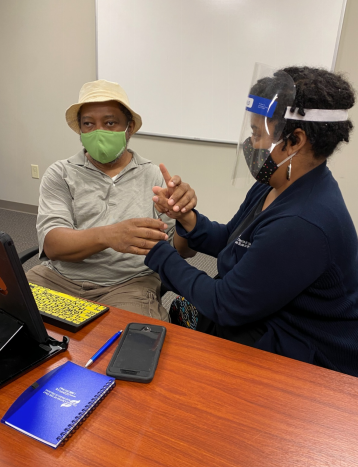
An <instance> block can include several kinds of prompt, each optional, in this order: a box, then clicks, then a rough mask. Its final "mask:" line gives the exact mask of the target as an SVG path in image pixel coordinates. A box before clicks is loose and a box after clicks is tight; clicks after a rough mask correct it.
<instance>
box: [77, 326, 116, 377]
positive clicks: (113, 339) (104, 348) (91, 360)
mask: <svg viewBox="0 0 358 467" xmlns="http://www.w3.org/2000/svg"><path fill="white" fill-rule="evenodd" d="M122 332H123V331H118V332H116V333H115V335H114V336H112V337H111V338H110V339H108V341H107V342H106V343H105V344H104V345H103V346H102V347H101V348H100V349H99V350H97V352H96V353H95V354H94V355H93V357H91V358H90V359H89V360H88V362H87V363H86V365H85V368H87V367H89V366H90V365H92V363H93V362H94V361H95V360H97V358H98V357H99V356H100V355H102V354H103V352H104V351H105V350H107V349H108V347H109V346H110V345H112V344H113V342H114V341H115V340H116V339H118V337H119V336H120V335H121V334H122Z"/></svg>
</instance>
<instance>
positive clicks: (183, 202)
mask: <svg viewBox="0 0 358 467" xmlns="http://www.w3.org/2000/svg"><path fill="white" fill-rule="evenodd" d="M159 168H160V170H161V172H162V174H163V177H164V180H165V183H166V185H167V188H162V187H160V186H155V187H153V193H154V194H155V196H153V198H152V199H153V201H154V203H155V208H156V210H157V211H159V212H161V213H165V214H166V215H167V216H168V217H171V218H172V219H181V218H183V217H184V216H185V215H186V214H187V213H189V212H190V211H191V210H192V209H193V208H195V206H196V203H197V198H196V194H195V191H194V190H193V189H192V188H191V187H190V185H189V184H188V183H184V182H182V180H181V178H180V177H179V175H174V176H173V177H171V176H170V174H169V172H168V170H167V169H166V167H165V165H164V164H159Z"/></svg>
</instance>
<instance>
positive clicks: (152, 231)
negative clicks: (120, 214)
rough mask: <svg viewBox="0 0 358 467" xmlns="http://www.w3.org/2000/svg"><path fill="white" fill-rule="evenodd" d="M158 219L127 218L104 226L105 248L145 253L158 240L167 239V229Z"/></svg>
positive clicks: (137, 253)
mask: <svg viewBox="0 0 358 467" xmlns="http://www.w3.org/2000/svg"><path fill="white" fill-rule="evenodd" d="M167 228H168V226H167V224H164V222H163V221H161V220H160V219H151V218H140V219H128V220H125V221H122V222H119V223H118V224H113V225H108V226H106V227H104V231H105V243H106V245H107V248H113V250H116V251H119V252H121V253H132V254H135V255H147V254H148V253H149V251H150V250H151V249H152V248H153V246H154V245H156V244H157V243H158V242H159V241H160V240H167V239H168V235H167V234H166V233H165V232H163V230H165V229H167Z"/></svg>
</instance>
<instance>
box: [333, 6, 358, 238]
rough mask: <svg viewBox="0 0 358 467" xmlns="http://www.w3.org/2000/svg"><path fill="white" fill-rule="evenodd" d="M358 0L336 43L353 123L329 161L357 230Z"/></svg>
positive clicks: (338, 66)
mask: <svg viewBox="0 0 358 467" xmlns="http://www.w3.org/2000/svg"><path fill="white" fill-rule="evenodd" d="M357 20H358V2H357V0H348V2H347V8H346V14H345V18H344V22H343V29H342V35H341V40H340V43H339V49H338V56H337V61H336V68H335V69H336V71H340V72H344V74H345V76H346V77H347V78H348V79H349V81H350V82H351V83H352V84H353V86H354V87H355V89H356V91H357V95H356V105H355V106H354V107H353V108H352V109H351V110H350V111H349V116H350V118H351V120H352V121H353V124H354V125H355V129H354V130H353V134H352V138H351V140H350V142H349V144H347V145H344V146H342V149H341V150H340V151H339V152H337V153H336V154H334V155H333V156H332V160H331V162H330V164H329V166H330V168H331V170H332V172H333V175H334V176H335V178H336V179H337V181H338V183H339V186H340V188H341V190H342V193H343V196H344V200H345V202H346V204H347V206H348V209H349V212H350V214H351V216H352V218H353V221H354V224H355V226H356V229H357V230H358V203H357V199H358V183H357V174H358V60H357V43H358V28H357Z"/></svg>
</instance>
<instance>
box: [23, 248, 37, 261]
mask: <svg viewBox="0 0 358 467" xmlns="http://www.w3.org/2000/svg"><path fill="white" fill-rule="evenodd" d="M38 252H39V247H38V246H33V247H31V248H28V249H27V250H25V251H22V252H21V253H19V258H20V261H21V264H24V263H25V262H26V261H27V260H28V259H30V258H32V257H33V256H35V255H36V254H37V253H38Z"/></svg>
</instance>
